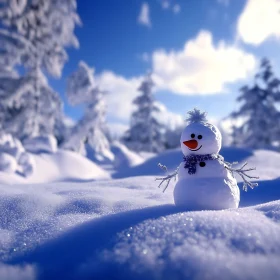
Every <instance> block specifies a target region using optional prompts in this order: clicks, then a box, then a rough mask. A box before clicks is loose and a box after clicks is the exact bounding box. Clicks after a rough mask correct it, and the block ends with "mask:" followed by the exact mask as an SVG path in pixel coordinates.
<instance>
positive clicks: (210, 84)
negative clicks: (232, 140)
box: [50, 0, 280, 124]
mask: <svg viewBox="0 0 280 280" xmlns="http://www.w3.org/2000/svg"><path fill="white" fill-rule="evenodd" d="M276 1H277V0H248V1H246V0H181V1H180V0H176V1H175V0H172V1H171V0H150V1H142V0H94V1H92V0H82V1H78V13H79V15H80V17H81V20H82V26H81V27H78V28H77V29H76V35H77V37H78V39H79V42H80V48H79V49H68V55H69V61H68V63H67V64H66V65H65V68H64V71H63V76H62V78H61V79H60V80H54V79H51V80H50V82H51V84H52V86H53V87H54V88H55V89H56V90H57V91H58V92H59V93H60V94H61V96H62V97H63V98H64V100H65V97H64V92H65V84H66V78H67V76H69V75H70V73H71V72H73V71H74V70H75V69H76V67H77V65H78V63H79V61H80V60H84V61H85V62H86V63H87V64H89V65H90V66H91V67H93V68H94V69H95V74H96V81H97V83H99V84H100V85H101V86H102V87H103V88H104V89H107V90H109V91H110V94H109V95H108V96H107V98H108V120H109V122H110V123H115V124H127V123H128V121H129V114H130V112H131V110H133V108H132V107H131V105H130V104H131V100H132V99H133V98H134V97H135V96H136V94H137V90H136V89H137V85H138V84H139V83H140V82H141V79H142V78H143V75H145V73H146V72H147V70H148V69H151V70H153V72H154V73H155V80H156V82H157V87H156V89H155V96H156V99H157V100H158V101H159V102H161V103H162V104H163V105H164V107H165V110H166V111H164V112H163V113H164V114H165V115H166V116H168V118H170V119H171V121H172V119H176V118H178V115H182V116H184V114H185V113H186V111H187V110H189V109H191V108H192V107H194V106H197V107H199V108H201V109H204V110H207V111H208V112H209V115H210V116H211V117H213V118H216V119H220V118H223V117H225V116H227V115H228V114H229V113H230V112H231V111H232V110H234V109H235V108H236V107H237V104H236V102H235V99H236V97H237V95H238V88H239V87H240V86H241V85H243V84H244V83H246V81H250V80H251V78H252V75H253V73H254V71H255V70H256V67H257V65H258V61H259V59H260V58H261V57H263V56H265V55H266V56H268V58H270V59H272V60H273V62H275V64H276V65H277V61H278V60H279V58H278V56H279V55H278V53H279V44H278V39H277V38H278V36H279V31H277V29H276V28H275V27H273V26H272V24H271V21H272V20H273V19H274V17H275V12H274V10H275V7H276V5H277V4H275V3H276ZM253 2H254V3H253ZM278 4H279V3H278ZM279 8H280V7H279ZM261 12H262V13H265V15H264V16H263V14H262V16H261V17H260V16H259V15H260V13H261ZM277 20H278V19H277ZM262 21H263V22H262ZM274 22H275V25H278V24H277V22H276V21H274ZM259 24H261V25H260V26H259ZM279 26H280V25H278V29H279ZM277 71H278V69H277V68H276V72H277ZM116 107H118V110H116ZM82 109H83V108H82V107H71V106H69V105H68V104H67V102H66V104H65V113H66V114H67V115H68V116H70V117H71V118H73V119H78V118H80V117H81V115H82Z"/></svg>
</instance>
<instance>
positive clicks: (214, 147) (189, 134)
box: [180, 109, 222, 156]
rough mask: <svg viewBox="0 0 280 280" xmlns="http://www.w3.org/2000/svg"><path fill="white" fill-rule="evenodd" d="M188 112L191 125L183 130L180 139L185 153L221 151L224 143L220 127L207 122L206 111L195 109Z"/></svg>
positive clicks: (214, 152)
mask: <svg viewBox="0 0 280 280" xmlns="http://www.w3.org/2000/svg"><path fill="white" fill-rule="evenodd" d="M188 114H189V117H188V118H187V121H188V122H189V125H188V126H186V127H185V129H184V130H183V132H182V135H181V140H180V142H181V149H182V152H183V154H184V155H185V156H187V155H190V154H197V155H205V154H217V153H219V151H220V149H221V145H222V136H221V133H220V131H219V129H218V128H217V127H216V126H215V125H213V124H210V123H208V122H207V119H206V113H205V112H204V113H202V112H201V111H200V110H197V109H193V110H192V111H190V112H188Z"/></svg>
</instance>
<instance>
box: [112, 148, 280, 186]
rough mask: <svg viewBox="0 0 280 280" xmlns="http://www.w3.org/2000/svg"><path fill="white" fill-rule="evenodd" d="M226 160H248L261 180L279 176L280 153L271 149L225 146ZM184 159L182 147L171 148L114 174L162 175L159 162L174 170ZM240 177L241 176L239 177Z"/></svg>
mask: <svg viewBox="0 0 280 280" xmlns="http://www.w3.org/2000/svg"><path fill="white" fill-rule="evenodd" d="M220 154H221V155H222V156H223V157H224V158H225V160H226V161H228V162H234V161H238V162H239V163H242V162H244V161H248V163H249V165H250V166H251V167H256V169H257V170H256V171H253V172H252V173H251V174H252V175H257V176H259V177H260V180H271V179H275V178H278V177H279V162H280V153H277V152H274V151H269V150H249V149H243V148H235V147H224V148H222V150H221V153H220ZM182 161H183V154H182V152H181V149H175V150H170V151H167V152H164V153H162V154H159V155H157V156H155V157H152V158H150V159H148V160H147V161H145V162H144V163H142V164H140V165H137V166H134V167H131V168H127V169H126V170H121V171H119V172H116V173H115V174H113V177H115V178H124V177H132V176H146V175H162V174H163V173H162V170H161V169H160V168H158V166H157V165H158V163H161V164H164V165H166V166H167V167H168V170H170V171H171V170H174V169H175V168H176V167H177V166H178V165H179V164H180V162H182ZM237 179H239V178H237Z"/></svg>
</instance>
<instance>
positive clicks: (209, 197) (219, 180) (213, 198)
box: [174, 160, 240, 210]
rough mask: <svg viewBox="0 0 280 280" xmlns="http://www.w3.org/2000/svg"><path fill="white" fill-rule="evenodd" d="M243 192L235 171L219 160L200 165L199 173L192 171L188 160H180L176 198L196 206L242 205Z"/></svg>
mask: <svg viewBox="0 0 280 280" xmlns="http://www.w3.org/2000/svg"><path fill="white" fill-rule="evenodd" d="M239 200H240V192H239V188H238V186H237V182H236V180H235V178H234V177H233V176H232V174H231V173H230V172H229V171H228V170H227V169H226V168H225V167H224V165H223V164H222V163H220V162H219V161H218V160H211V161H207V162H205V166H203V167H201V166H200V165H198V166H197V170H196V174H191V175H190V174H189V173H188V170H187V169H186V168H185V163H184V162H182V163H181V164H180V167H179V170H178V182H177V184H176V186H175V189H174V202H175V204H176V205H177V206H179V207H184V208H188V209H192V210H196V209H197V210H201V209H204V210H218V209H226V208H238V205H239Z"/></svg>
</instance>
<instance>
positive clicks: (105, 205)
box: [0, 148, 280, 280]
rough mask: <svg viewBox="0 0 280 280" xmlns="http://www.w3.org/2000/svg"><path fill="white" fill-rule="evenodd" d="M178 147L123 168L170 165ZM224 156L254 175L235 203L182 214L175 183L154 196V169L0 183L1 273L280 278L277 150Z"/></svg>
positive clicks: (15, 276)
mask: <svg viewBox="0 0 280 280" xmlns="http://www.w3.org/2000/svg"><path fill="white" fill-rule="evenodd" d="M63 153H64V152H63ZM67 153H68V152H67ZM70 153H71V152H70ZM176 154H177V156H178V158H179V160H180V157H181V155H180V153H179V151H170V152H167V153H166V154H162V155H159V156H157V157H154V158H150V159H148V160H147V161H146V162H145V163H143V164H141V165H139V166H134V167H133V166H132V167H130V168H129V169H130V170H136V168H140V169H138V170H147V169H146V167H147V166H148V165H149V166H150V169H152V168H153V167H152V166H153V164H154V163H155V165H156V163H157V160H158V159H161V161H162V163H166V164H167V165H169V164H170V166H171V167H172V164H173V163H174V166H176V164H177V158H176V156H175V157H174V155H176ZM54 155H55V154H52V155H51V154H44V156H42V155H40V156H39V155H38V157H39V158H40V160H42V161H44V160H46V162H50V160H49V159H44V157H53V156H54ZM58 155H59V153H58ZM223 155H224V156H225V158H226V160H229V161H233V160H240V161H242V160H245V159H248V160H249V161H251V165H256V166H257V168H258V173H259V175H260V177H261V178H260V179H259V187H257V188H255V189H254V190H251V189H249V190H248V192H243V191H242V192H241V203H240V208H239V209H229V210H223V211H184V212H182V211H181V210H180V209H178V208H176V207H175V206H174V204H173V193H172V192H173V187H174V184H173V185H171V186H170V187H169V188H168V189H167V191H166V192H165V193H162V191H161V189H159V188H157V185H158V182H156V181H155V180H154V178H155V176H154V175H148V176H134V177H129V178H122V179H106V178H103V179H99V180H98V181H90V182H83V183H82V182H77V181H78V180H76V182H57V181H58V180H54V181H55V182H52V183H48V184H30V183H29V184H11V185H6V184H3V183H2V184H1V185H0V210H1V214H2V215H1V216H0V228H1V229H0V254H1V262H2V263H1V265H0V279H122V280H124V279H146V280H149V279H268V280H270V279H280V266H279V263H280V239H279V236H280V178H279V175H278V174H279V171H277V168H278V167H279V164H278V162H279V159H280V155H279V154H278V153H276V152H271V151H265V150H260V151H246V150H242V149H233V148H226V149H224V150H223ZM41 157H43V158H41ZM172 159H173V162H172ZM37 160H38V159H37ZM68 160H69V158H68V159H67V160H65V161H64V162H63V161H60V162H57V163H56V164H57V165H56V166H57V167H56V168H58V166H60V167H59V168H62V166H63V165H64V164H66V162H68ZM165 160H166V161H165ZM253 161H254V163H253ZM152 162H154V163H153V164H152ZM264 163H265V164H264ZM40 164H42V163H40ZM40 164H37V166H40ZM143 166H144V167H145V166H146V167H145V168H144V167H143ZM75 168H77V171H75V172H77V173H76V174H77V175H78V173H79V172H81V170H82V167H79V166H78V165H77V164H75ZM79 168H80V169H79ZM69 169H70V167H69ZM72 169H74V167H73V166H72ZM149 171H150V172H151V174H153V173H154V172H158V171H157V167H156V166H155V169H153V170H149ZM73 172H74V171H73ZM106 174H107V173H106ZM107 175H108V174H107ZM138 175H139V174H138ZM146 175H147V174H146ZM240 186H241V185H240Z"/></svg>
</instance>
